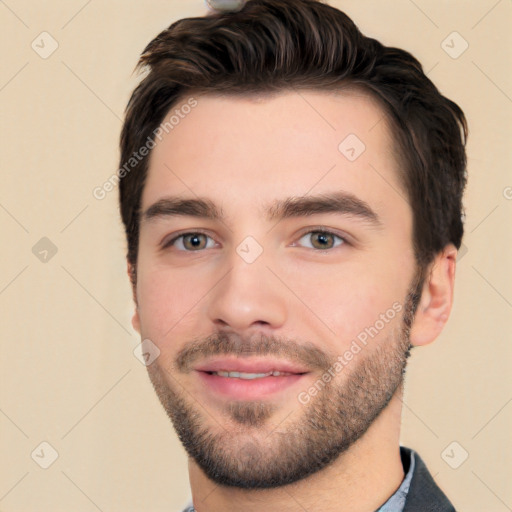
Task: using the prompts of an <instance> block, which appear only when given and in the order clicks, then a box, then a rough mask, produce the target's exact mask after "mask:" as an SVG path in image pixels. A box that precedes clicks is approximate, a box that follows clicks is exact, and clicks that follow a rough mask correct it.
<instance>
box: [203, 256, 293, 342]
mask: <svg viewBox="0 0 512 512" xmlns="http://www.w3.org/2000/svg"><path fill="white" fill-rule="evenodd" d="M223 274H224V277H223V278H222V279H221V280H220V281H219V282H218V283H217V285H216V286H215V287H214V288H213V289H212V291H211V293H209V294H208V303H207V308H208V317H209V319H210V321H211V322H212V323H213V324H214V325H215V327H216V328H217V329H219V330H226V331H235V332H237V333H238V334H239V335H244V334H245V335H249V334H251V332H252V331H260V332H265V333H266V334H269V333H271V332H272V331H273V330H275V329H278V328H280V327H282V326H283V324H284V323H285V321H286V317H287V305H286V294H285V290H284V289H283V287H282V285H281V284H280V282H279V280H277V279H276V278H275V276H274V275H273V274H272V272H270V270H269V269H268V268H267V266H266V263H265V260H264V258H263V257H260V258H258V259H257V260H256V261H254V262H252V263H247V262H246V261H244V260H243V259H242V258H241V257H240V256H239V255H238V254H236V253H235V254H233V257H232V258H230V260H229V263H228V269H227V270H226V273H224V272H223Z"/></svg>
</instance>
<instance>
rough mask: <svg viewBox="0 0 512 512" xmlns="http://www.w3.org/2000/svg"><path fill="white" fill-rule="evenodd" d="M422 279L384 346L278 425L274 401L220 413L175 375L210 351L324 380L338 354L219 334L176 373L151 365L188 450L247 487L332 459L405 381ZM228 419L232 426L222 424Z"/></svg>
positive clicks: (187, 349)
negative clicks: (294, 364)
mask: <svg viewBox="0 0 512 512" xmlns="http://www.w3.org/2000/svg"><path fill="white" fill-rule="evenodd" d="M422 281H423V279H422V276H421V275H420V273H417V274H416V276H415V280H414V284H413V286H411V289H410V290H409V293H408V295H407V298H406V301H405V305H404V308H403V315H402V318H401V319H397V320H398V321H397V322H395V324H394V325H393V326H390V329H389V330H390V333H389V334H388V335H387V336H386V337H384V338H382V339H381V340H379V341H378V345H376V346H371V343H370V344H369V345H368V346H366V347H364V348H363V349H361V352H360V353H358V354H357V355H356V356H355V357H354V359H353V360H352V361H351V362H350V363H349V364H348V365H347V366H346V367H344V368H343V369H342V371H341V374H344V379H340V378H339V377H340V375H336V378H333V379H332V380H330V381H329V382H327V383H325V382H323V381H322V386H323V388H322V389H321V390H319V391H318V393H317V394H316V395H315V396H314V397H311V398H310V400H309V401H308V403H307V404H304V405H300V406H298V407H297V409H296V410H294V411H293V412H292V413H290V414H289V415H288V416H286V418H284V419H282V420H281V422H280V423H278V424H277V425H273V426H272V419H273V417H275V415H276V414H277V413H278V411H279V406H277V405H276V404H275V403H272V402H271V400H261V401H231V402H229V401H226V404H225V406H224V407H223V414H222V417H221V418H220V419H217V418H215V417H214V416H213V415H212V414H209V413H208V411H207V410H206V408H205V407H203V406H202V405H201V404H200V403H199V402H198V401H197V400H195V399H194V397H193V396H192V395H191V394H190V393H189V392H188V391H187V390H186V389H185V387H184V386H183V385H182V384H181V383H179V382H178V380H177V379H176V376H177V375H179V374H180V373H181V374H186V373H188V372H190V371H191V365H192V363H193V362H194V361H197V360H198V359H199V360H200V359H202V358H204V357H208V356H213V355H219V354H231V355H240V356H248V355H270V356H284V357H286V358H287V359H289V360H292V361H298V362H301V363H302V364H305V365H306V367H308V368H310V369H315V370H317V369H318V370H320V371H321V373H319V375H320V376H319V379H318V380H321V375H323V374H324V373H325V372H327V371H328V369H329V368H332V366H333V365H334V364H335V362H336V360H337V359H336V357H335V356H332V355H327V354H326V353H325V352H324V351H322V350H320V349H319V348H317V347H316V346H314V345H312V344H298V343H296V342H295V341H293V340H278V339H276V338H274V337H268V336H261V338H259V339H258V340H257V341H255V340H254V338H253V339H252V340H246V339H241V338H240V337H239V336H235V335H234V334H228V333H226V332H219V333H216V334H213V335H212V336H209V337H207V338H204V339H202V340H197V341H194V342H190V343H188V344H186V345H185V346H184V348H183V349H182V350H181V351H180V352H179V353H178V354H177V356H176V358H175V361H174V365H173V371H169V370H167V369H165V368H162V367H161V366H159V365H158V360H156V361H155V362H154V363H153V364H151V365H150V366H148V367H147V369H148V373H149V377H150V379H151V382H152V384H153V387H154V389H155V391H156V394H157V396H158V398H159V400H160V402H161V404H162V406H163V407H164V410H165V411H166V413H167V415H168V416H169V418H170V419H171V421H172V423H173V425H174V429H175V430H176V433H177V435H178V437H179V439H180V441H181V443H182V444H183V446H184V448H185V450H186V451H187V453H188V455H189V456H190V457H192V458H193V459H194V460H195V462H196V463H197V464H198V466H199V467H200V468H201V469H202V471H203V472H204V473H205V475H206V476H207V477H208V478H209V479H210V480H212V481H213V482H215V483H217V484H219V485H223V486H232V487H238V488H243V489H258V488H259V489H263V488H267V489H268V488H276V487H280V486H283V485H287V484H291V483H293V482H296V481H298V480H301V479H303V478H306V477H307V476H309V475H311V474H313V473H315V472H317V471H320V470H321V469H323V468H325V467H326V466H327V465H329V464H330V463H332V462H333V461H334V460H336V459H337V458H338V457H339V456H340V454H342V453H343V452H345V451H346V450H348V448H350V446H351V445H352V444H353V443H355V442H356V441H357V440H358V439H360V438H361V437H362V436H363V435H364V434H365V432H366V431H367V430H368V428H369V427H370V426H371V425H372V423H373V422H374V421H375V419H376V418H377V417H378V416H379V414H380V413H381V412H382V411H383V410H384V409H385V408H386V406H387V405H388V404H389V402H390V400H391V399H392V398H393V396H394V394H395V392H397V390H399V388H401V386H402V384H403V379H404V375H405V369H406V364H407V359H408V357H409V356H410V349H411V348H412V346H411V344H410V340H409V337H410V328H411V325H412V321H413V318H414V313H415V310H416V307H417V304H418V302H419V298H420V294H421V285H422ZM365 351H368V352H369V353H368V355H366V354H364V352H365ZM175 375H176V376H175ZM340 380H341V382H340ZM297 401H298V402H299V400H297ZM300 403H302V402H299V404H300ZM301 409H302V410H301ZM217 414H218V413H217ZM225 420H229V422H230V424H233V428H231V427H229V428H227V427H224V426H223V425H224V422H225ZM271 427H272V428H271Z"/></svg>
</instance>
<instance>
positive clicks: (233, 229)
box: [128, 91, 456, 512]
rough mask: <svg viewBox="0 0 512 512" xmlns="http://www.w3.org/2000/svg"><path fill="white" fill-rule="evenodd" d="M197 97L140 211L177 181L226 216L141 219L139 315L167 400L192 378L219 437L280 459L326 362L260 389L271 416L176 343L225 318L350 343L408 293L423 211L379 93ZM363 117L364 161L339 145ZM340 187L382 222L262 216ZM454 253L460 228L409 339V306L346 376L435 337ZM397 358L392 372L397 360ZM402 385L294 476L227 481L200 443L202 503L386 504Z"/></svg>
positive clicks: (264, 506)
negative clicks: (251, 248)
mask: <svg viewBox="0 0 512 512" xmlns="http://www.w3.org/2000/svg"><path fill="white" fill-rule="evenodd" d="M196 98H197V100H198V105H197V106H196V107H195V108H194V109H193V110H192V112H191V113H190V114H188V115H187V116H186V117H185V119H183V120H181V122H180V123H179V125H178V126H176V127H175V128H174V129H173V130H172V131H170V132H169V133H168V134H166V135H164V137H163V138H162V140H161V141H158V142H157V145H156V147H155V148H154V149H153V151H152V154H151V159H150V166H149V172H148V178H147V181H146V184H145V187H144V190H143V195H142V211H143V212H145V211H146V210H147V209H148V208H149V207H150V206H151V205H153V204H155V203H156V202H157V201H159V200H161V199H162V198H165V197H168V196H179V197H182V198H197V197H201V198H207V199H209V200H210V201H212V202H213V203H215V204H216V205H217V206H218V208H219V209H222V212H223V214H224V216H223V218H222V219H220V220H213V219H207V218H198V217H193V216H189V215H179V216H159V217H155V218H152V219H148V220H144V219H143V220H142V222H141V226H140V241H139V252H138V262H137V268H136V273H137V284H136V288H135V289H134V297H135V300H136V311H135V313H134V316H133V326H134V328H135V329H136V330H137V331H138V332H140V334H141V338H142V339H150V340H151V341H152V342H153V343H154V344H155V345H156V346H157V347H158V349H159V350H160V355H159V357H158V358H157V359H156V360H155V362H154V363H152V364H151V365H149V366H148V372H149V375H150V378H151V380H152V382H153V384H154V385H155V389H156V391H157V393H158V395H159V398H160V399H161V400H162V403H163V404H164V407H166V404H165V403H164V402H165V400H166V399H169V397H170V396H176V395H178V394H179V396H180V397H181V398H182V400H184V402H182V404H181V405H182V406H185V405H187V406H188V407H189V408H190V410H191V411H195V413H196V414H198V415H199V416H198V417H199V418H200V423H201V426H202V428H204V429H205V431H207V432H209V433H211V434H212V435H218V436H219V437H218V440H219V449H220V450H224V453H226V454H228V455H230V456H232V457H234V458H236V457H240V458H241V460H242V461H246V460H247V461H248V460H250V458H248V457H249V455H247V453H248V452H250V450H251V447H254V446H257V447H258V452H259V455H260V456H261V457H262V460H265V461H267V462H268V461H271V460H272V455H273V453H276V452H278V449H279V442H280V441H279V439H280V438H279V436H278V435H277V434H278V433H280V432H281V433H285V434H287V433H290V432H293V428H294V426H296V425H298V424H300V421H301V420H303V419H304V418H305V417H306V415H307V414H308V411H311V410H312V407H313V404H314V403H316V404H319V403H323V402H321V400H322V399H323V398H322V393H326V391H325V390H324V391H322V392H320V393H319V394H318V396H316V397H312V398H311V401H310V403H309V404H306V405H304V404H302V403H300V401H299V400H298V398H297V396H298V394H299V393H300V392H301V391H304V390H307V389H308V388H310V386H311V385H312V384H314V382H315V381H317V380H318V379H319V378H321V376H322V373H323V372H322V371H321V370H320V369H319V368H313V367H312V368H311V372H310V373H308V374H307V375H306V376H304V378H302V379H301V381H300V384H298V385H292V386H290V387H289V388H287V389H285V390H282V391H280V392H278V393H275V394H274V395H272V396H271V397H266V398H262V400H261V402H262V403H263V406H262V407H263V409H262V410H264V411H265V414H264V415H263V416H262V419H261V421H260V422H259V423H256V422H255V423H254V424H250V422H248V423H246V424H244V423H243V422H241V421H240V418H238V421H237V418H236V416H235V415H234V414H233V409H230V408H229V404H228V403H227V400H226V399H225V398H224V397H222V396H219V395H218V394H216V393H214V392H212V391H211V390H209V389H207V388H206V387H205V386H204V384H203V383H202V382H201V380H200V379H199V378H198V376H197V372H194V371H190V372H180V371H179V369H178V367H177V365H176V360H177V357H178V355H179V354H182V353H183V351H184V350H185V349H186V348H187V347H190V344H191V343H192V342H193V341H194V340H195V341H196V342H198V343H201V342H202V341H204V340H206V339H207V338H208V337H209V336H211V335H213V334H215V333H222V334H224V335H226V336H230V337H233V339H236V340H242V339H243V340H245V341H247V342H248V343H250V340H256V339H258V338H257V336H262V335H263V336H267V337H271V338H275V339H282V340H283V350H284V351H285V352H286V350H287V349H288V348H289V345H287V342H295V343H297V344H299V345H301V346H306V344H307V343H309V344H311V345H309V346H312V347H315V348H317V349H318V350H319V351H320V352H321V353H323V354H325V356H326V357H328V358H333V357H334V358H336V357H337V356H338V355H341V354H344V353H345V352H346V350H347V349H349V348H350V345H351V342H352V341H353V340H354V339H355V338H356V337H357V335H358V334H360V333H361V332H362V331H364V329H365V327H368V326H372V325H374V324H375V322H376V320H378V319H379V318H380V316H379V315H381V314H383V313H385V312H386V311H387V310H389V309H390V308H391V307H392V305H393V304H394V303H397V302H398V303H399V304H400V305H405V304H406V299H407V293H408V291H409V290H410V286H411V283H412V281H413V278H414V276H415V271H416V266H415V259H414V254H413V249H412V211H411V208H410V205H409V204H408V203H407V201H406V200H404V197H406V194H405V191H404V190H403V188H402V186H401V183H400V181H399V179H398V173H397V166H398V162H397V159H396V158H395V152H394V149H393V143H392V139H391V135H390V129H389V126H388V124H387V122H386V121H385V120H384V122H379V121H381V120H382V119H383V117H384V114H383V112H382V110H381V109H380V107H379V106H378V105H377V104H376V103H375V102H374V101H373V100H372V99H371V98H369V97H368V96H366V95H363V94H358V93H356V92H348V91H345V92H343V93H338V94H335V93H330V92H320V91H301V92H300V94H298V93H296V92H282V93H280V94H278V95H275V96H272V97H263V96H258V97H256V96H252V97H243V98H242V97H235V96H226V97H220V96H212V95H198V96H196ZM186 100H187V98H185V99H184V100H183V103H185V102H186ZM173 108H176V107H173ZM178 108H179V105H178ZM351 133H353V134H356V135H357V136H358V137H359V138H360V139H361V140H362V141H363V142H364V144H365V146H366V149H365V151H364V152H363V153H362V154H361V155H360V156H359V157H358V158H357V159H356V160H355V161H353V162H351V161H349V160H348V159H347V158H345V156H344V155H343V154H341V153H340V151H339V150H338V145H339V144H340V142H341V141H342V140H343V139H344V138H345V137H346V136H347V135H348V134H351ZM333 191H343V192H346V193H350V194H352V195H353V196H355V197H357V198H359V199H360V200H362V201H364V202H365V203H366V204H367V205H368V206H369V207H370V208H371V209H372V210H373V211H374V212H375V213H376V214H377V215H378V218H379V220H380V224H379V225H378V226H376V225H373V224H371V223H369V222H367V221H365V220H364V219H361V218H360V217H359V216H357V215H347V214H341V213H332V212H329V213H316V214H313V215H309V216H298V217H294V218H286V219H283V220H280V221H276V220H273V221H270V220H268V219H267V218H266V216H265V213H264V212H265V207H266V206H267V205H268V204H271V203H272V202H273V201H276V200H282V199H285V198H288V197H300V196H305V195H308V196H312V195H318V194H322V193H331V192H333ZM319 227H322V229H324V230H328V231H330V232H332V233H334V234H336V235H338V236H345V238H346V242H345V243H343V242H341V239H335V238H331V239H330V241H331V242H332V241H334V240H336V243H335V244H334V247H332V248H329V249H323V250H320V249H318V248H316V246H315V245H314V241H313V240H312V238H311V236H305V235H306V234H307V233H308V232H312V231H314V230H315V229H317V230H318V228H319ZM197 231H200V232H204V233H205V234H207V236H208V237H210V238H208V240H209V242H208V244H209V245H207V246H206V247H205V248H203V249H202V250H200V251H197V250H196V251H193V250H190V247H191V246H190V244H189V245H187V246H184V245H182V242H184V240H183V239H181V242H180V241H177V242H176V243H175V244H174V245H171V246H168V247H167V248H165V249H163V248H162V244H163V242H168V241H169V240H171V239H173V238H174V237H175V236H177V235H179V234H182V233H184V232H197ZM247 236H251V237H253V238H254V239H255V240H256V241H257V242H258V244H259V246H260V247H261V248H262V250H263V252H262V253H261V255H259V257H258V258H257V259H256V260H255V261H254V262H253V263H247V262H246V261H244V259H243V258H242V257H241V256H240V254H239V253H237V247H238V246H239V244H240V243H241V242H242V241H243V240H244V239H245V238H246V237H247ZM202 240H203V242H205V241H206V239H202ZM340 242H341V243H340ZM187 247H188V248H189V250H188V251H187V250H186V248H187ZM455 258H456V249H455V247H454V246H453V245H451V244H450V245H448V246H447V247H446V248H445V249H444V250H443V251H442V252H440V253H439V254H438V255H437V256H436V257H435V259H434V260H433V261H432V263H431V265H430V266H429V268H428V269H427V274H426V276H427V277H426V279H425V282H424V284H423V288H422V296H421V301H420V303H419V306H418V309H417V311H416V314H415V316H414V320H413V324H412V328H411V329H410V332H409V331H407V333H406V334H407V339H406V340H405V341H404V339H400V332H402V331H401V327H402V322H403V313H404V309H402V310H401V312H400V313H399V314H397V315H396V316H395V317H394V318H393V319H392V320H389V322H388V323H386V324H385V326H384V328H383V329H381V330H380V331H379V332H378V334H377V335H376V336H375V337H374V338H372V339H370V340H369V343H368V344H367V345H366V346H365V347H364V349H363V350H361V352H360V353H358V354H357V356H356V357H354V360H353V361H350V362H349V363H348V364H347V366H346V367H345V368H344V369H343V371H340V372H339V373H337V374H336V377H335V379H334V380H333V383H332V386H333V388H334V386H336V387H337V389H350V388H347V386H348V383H349V382H350V378H351V376H353V375H354V374H355V373H356V372H357V369H358V368H359V369H361V367H362V365H364V363H365V362H369V361H371V358H372V356H374V360H375V357H376V354H377V352H378V351H379V350H381V351H382V353H383V354H387V355H388V356H389V357H388V358H387V359H388V360H389V361H388V363H389V364H391V363H390V361H391V359H392V357H391V355H392V354H393V350H395V351H399V352H400V351H402V352H403V351H404V348H406V346H407V343H408V342H410V343H411V344H412V345H413V346H420V345H426V344H428V343H430V342H432V341H433V340H434V339H435V338H436V337H437V336H438V335H439V333H440V332H441V330H442V329H443V327H444V325H445V323H446V321H447V320H448V316H449V313H450V310H451V306H452V300H453V287H454V278H455ZM128 272H129V273H130V272H131V267H130V265H128ZM406 342H407V343H406ZM254 343H257V342H256V341H254ZM404 343H405V345H404ZM254 346H256V345H254ZM331 360H332V359H331ZM385 360H386V358H384V361H385ZM385 364H387V363H383V366H382V368H381V369H380V370H381V372H380V374H381V375H382V376H385V375H387V373H386V372H387V371H388V366H386V365H385ZM390 368H391V366H390ZM389 371H395V373H396V371H397V370H396V369H395V370H389ZM325 396H326V395H324V398H325ZM401 396H402V387H401V386H399V387H398V388H397V389H396V392H395V393H394V395H393V397H392V398H391V400H390V402H389V403H388V404H387V406H386V407H385V408H384V410H383V411H382V412H381V413H380V414H379V415H378V416H377V418H376V419H375V420H374V421H373V422H372V423H371V426H370V427H369V428H368V429H367V430H366V431H365V432H364V433H363V434H362V435H361V436H360V438H359V439H358V440H357V441H356V442H353V443H351V444H350V446H349V447H348V448H347V449H345V450H344V451H343V452H342V453H341V454H340V455H339V456H338V457H337V458H336V459H335V460H334V461H332V462H331V463H330V464H329V465H327V466H326V467H324V468H323V469H321V470H319V471H317V472H315V473H313V474H311V475H309V476H307V477H306V478H303V479H301V480H298V481H296V482H294V483H291V484H288V485H285V486H281V487H276V488H269V489H243V488H237V487H234V486H223V485H218V484H216V483H215V482H214V481H212V479H211V478H209V477H208V476H207V475H206V474H205V472H204V471H203V469H202V468H201V466H200V465H199V464H198V463H197V462H196V460H194V458H193V457H190V458H189V476H190V484H191V489H192V495H193V500H194V506H195V508H196V510H197V511H198V512H216V511H219V512H220V511H236V510H247V511H254V512H256V511H263V510H265V511H266V510H279V511H295V510H302V507H303V508H305V509H307V510H309V511H311V512H313V511H320V510H322V511H327V512H328V511H334V510H336V511H339V510H347V511H348V510H350V511H352V512H358V511H360V512H365V511H368V512H371V511H373V510H375V509H377V508H378V507H379V506H380V505H382V504H383V503H384V502H385V501H386V500H387V499H388V498H389V497H390V496H391V495H392V494H393V493H394V492H395V491H396V489H397V488H398V487H399V486H400V483H401V482H402V480H403V478H404V472H403V468H402V464H401V461H400V455H399V436H400V415H401ZM175 405H176V404H175ZM248 407H249V406H248ZM167 408H171V405H169V404H167ZM167 408H166V410H167ZM167 412H168V413H169V410H167ZM244 457H245V458H244Z"/></svg>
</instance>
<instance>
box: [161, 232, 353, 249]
mask: <svg viewBox="0 0 512 512" xmlns="http://www.w3.org/2000/svg"><path fill="white" fill-rule="evenodd" d="M313 233H319V234H322V235H332V236H333V237H335V238H337V239H339V240H341V242H342V243H341V244H338V245H335V246H333V247H330V248H328V249H315V248H310V247H306V248H307V249H312V250H313V251H316V252H324V251H332V250H333V249H336V248H338V247H340V246H343V245H350V243H349V241H348V240H347V238H346V237H345V236H342V235H339V234H337V233H334V232H333V231H330V230H328V229H326V228H321V227H318V228H314V229H310V230H308V231H305V232H303V233H301V234H300V236H299V237H298V240H301V239H302V238H304V236H306V235H311V234H313ZM188 235H204V236H206V237H208V238H210V239H212V240H213V238H212V237H211V236H210V235H208V233H205V232H204V231H201V230H197V231H186V232H184V233H180V234H178V235H176V236H175V237H173V238H172V239H171V240H169V241H168V242H165V243H164V244H163V245H162V249H168V248H169V247H172V246H173V245H174V244H175V243H176V242H177V241H178V240H179V239H182V238H184V237H186V236H188ZM293 246H294V247H295V243H294V245H293ZM202 251H204V249H198V250H196V251H189V250H180V252H202Z"/></svg>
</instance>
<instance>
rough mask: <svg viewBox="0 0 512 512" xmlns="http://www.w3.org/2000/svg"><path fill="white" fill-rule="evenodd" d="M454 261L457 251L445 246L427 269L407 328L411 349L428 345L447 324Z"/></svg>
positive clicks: (450, 304) (452, 287) (450, 245)
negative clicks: (414, 312)
mask: <svg viewBox="0 0 512 512" xmlns="http://www.w3.org/2000/svg"><path fill="white" fill-rule="evenodd" d="M456 258H457V249H456V248H455V246H454V245H453V244H449V245H447V246H446V247H445V248H444V249H443V251H441V252H440V253H439V254H438V255H437V256H436V257H435V259H434V261H433V262H432V263H431V264H430V265H429V268H428V270H427V272H426V277H425V282H424V284H423V290H422V294H421V299H420V302H419V304H418V308H417V310H416V314H415V316H414V322H413V324H412V328H411V335H410V341H411V344H412V345H413V346H421V345H428V344H429V343H432V342H433V341H434V340H435V339H436V338H437V337H438V336H439V334H440V333H441V331H442V330H443V328H444V326H445V325H446V322H447V321H448V318H449V316H450V311H451V309H452V304H453V289H454V284H455V265H456Z"/></svg>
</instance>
